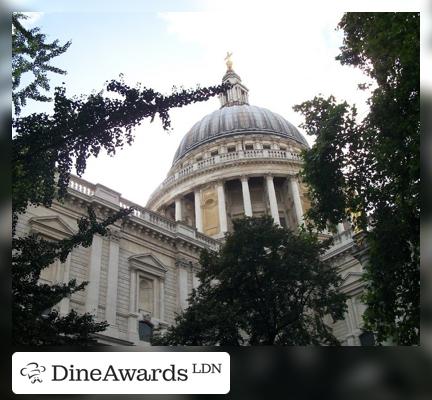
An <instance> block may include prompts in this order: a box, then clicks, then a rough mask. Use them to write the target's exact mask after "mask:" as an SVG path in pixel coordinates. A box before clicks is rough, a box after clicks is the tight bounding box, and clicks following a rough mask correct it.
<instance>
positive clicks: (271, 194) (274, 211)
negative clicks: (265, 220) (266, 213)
mask: <svg viewBox="0 0 432 400" xmlns="http://www.w3.org/2000/svg"><path fill="white" fill-rule="evenodd" d="M266 180H267V195H268V199H269V202H270V212H271V215H272V217H273V220H274V223H275V224H277V225H280V220H279V209H278V205H277V200H276V192H275V188H274V183H273V176H272V175H267V176H266Z"/></svg>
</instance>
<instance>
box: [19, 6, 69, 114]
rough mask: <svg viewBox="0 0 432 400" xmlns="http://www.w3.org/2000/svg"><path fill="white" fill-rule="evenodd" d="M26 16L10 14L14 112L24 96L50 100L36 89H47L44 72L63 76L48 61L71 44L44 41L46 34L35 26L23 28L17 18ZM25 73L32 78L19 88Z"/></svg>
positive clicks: (48, 86) (23, 102)
mask: <svg viewBox="0 0 432 400" xmlns="http://www.w3.org/2000/svg"><path fill="white" fill-rule="evenodd" d="M27 18H28V17H27V16H26V15H24V14H21V13H16V14H12V90H13V92H12V101H13V105H14V107H15V114H17V115H18V114H20V112H21V108H22V107H24V106H25V105H26V103H27V99H32V100H37V101H50V98H49V97H48V96H45V95H43V94H41V93H40V89H44V90H45V91H48V90H49V89H50V85H49V79H48V77H47V72H54V73H57V74H63V75H64V74H66V71H64V70H62V69H60V68H57V67H54V66H53V65H51V64H49V61H50V60H51V59H52V58H54V57H57V56H58V55H60V54H62V53H64V52H65V51H66V50H67V49H68V48H69V46H70V45H71V42H67V43H65V44H64V45H59V41H58V40H54V42H52V43H47V42H46V35H44V34H43V33H40V29H39V28H38V27H35V28H32V29H29V30H27V29H25V28H24V27H23V26H22V24H21V21H20V20H22V19H27ZM26 73H31V74H32V75H33V77H34V79H33V80H31V81H30V82H29V83H27V84H26V85H25V86H24V87H22V86H21V83H22V77H23V75H25V74H26Z"/></svg>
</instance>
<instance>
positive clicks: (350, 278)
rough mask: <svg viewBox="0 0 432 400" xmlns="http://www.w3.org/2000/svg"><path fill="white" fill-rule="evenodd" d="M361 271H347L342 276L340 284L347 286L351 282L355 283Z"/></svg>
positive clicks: (358, 279) (360, 275) (359, 277)
mask: <svg viewBox="0 0 432 400" xmlns="http://www.w3.org/2000/svg"><path fill="white" fill-rule="evenodd" d="M362 275H363V274H362V273H361V272H348V273H347V274H345V275H343V276H342V286H348V285H351V284H353V283H357V282H359V281H360V279H361V278H362Z"/></svg>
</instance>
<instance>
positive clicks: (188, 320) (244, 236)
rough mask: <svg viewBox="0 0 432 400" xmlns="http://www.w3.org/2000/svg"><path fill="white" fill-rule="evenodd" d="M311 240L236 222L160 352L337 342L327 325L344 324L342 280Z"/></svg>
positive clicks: (255, 222) (267, 221)
mask: <svg viewBox="0 0 432 400" xmlns="http://www.w3.org/2000/svg"><path fill="white" fill-rule="evenodd" d="M326 248H327V245H326V244H323V243H321V242H320V241H319V240H318V239H317V236H316V235H315V234H313V233H310V232H306V231H300V232H296V233H294V232H291V231H289V230H287V229H285V228H282V227H279V226H276V225H274V224H273V220H272V219H271V218H270V217H263V218H246V219H241V220H237V221H234V231H233V232H232V233H228V234H227V236H226V241H225V243H224V244H223V245H222V247H221V249H220V250H219V252H217V253H213V252H208V251H204V252H203V253H202V255H201V259H200V263H201V266H202V269H201V271H200V272H199V274H198V277H199V279H200V285H199V287H198V288H197V289H196V290H194V291H193V293H192V295H191V296H190V298H189V307H188V308H187V309H186V310H185V311H184V312H183V313H182V314H180V315H179V316H178V317H177V319H176V325H175V326H173V327H170V328H168V330H167V331H166V332H164V333H161V332H159V333H156V334H155V336H154V337H153V339H152V343H153V344H157V345H199V346H208V345H236V346H237V345H307V344H315V345H319V344H330V345H337V344H338V341H337V339H336V338H335V337H334V336H333V334H332V333H331V329H330V328H329V327H328V325H326V323H325V319H324V317H325V316H326V315H327V316H329V317H330V316H331V317H333V319H334V320H340V319H343V316H344V312H345V308H346V304H345V301H346V296H345V295H344V294H343V293H340V291H339V290H338V288H339V286H340V284H341V278H340V277H339V275H338V274H337V272H336V271H335V269H334V268H333V267H331V266H330V265H328V264H327V263H325V262H323V261H321V260H320V255H322V254H323V253H324V251H325V249H326Z"/></svg>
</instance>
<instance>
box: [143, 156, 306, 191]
mask: <svg viewBox="0 0 432 400" xmlns="http://www.w3.org/2000/svg"><path fill="white" fill-rule="evenodd" d="M244 159H246V160H250V159H273V160H274V159H280V160H293V161H301V160H302V158H301V156H300V155H298V154H296V153H294V152H291V151H284V150H267V149H265V150H264V149H255V150H239V151H234V152H231V153H223V154H218V155H216V156H213V157H209V158H206V159H205V160H201V161H197V162H196V163H194V164H190V165H187V166H186V167H184V168H182V169H180V170H179V171H177V172H175V173H174V174H173V175H171V176H169V177H168V178H166V179H165V180H164V181H163V182H162V183H161V184H160V185H159V186H158V188H157V189H156V190H155V191H154V192H153V193H154V194H155V193H157V192H158V191H160V190H162V189H166V188H167V187H168V186H170V185H171V184H173V183H175V182H176V181H177V180H179V179H183V178H185V177H187V176H189V175H192V174H194V173H196V172H199V171H202V170H205V169H208V168H211V167H213V166H218V165H220V164H224V163H229V162H232V161H237V160H244ZM152 196H153V195H152Z"/></svg>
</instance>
